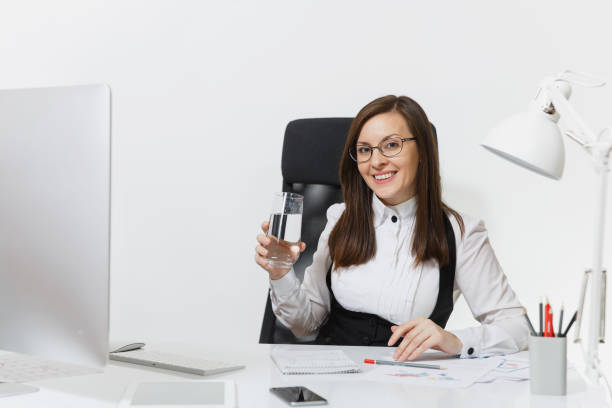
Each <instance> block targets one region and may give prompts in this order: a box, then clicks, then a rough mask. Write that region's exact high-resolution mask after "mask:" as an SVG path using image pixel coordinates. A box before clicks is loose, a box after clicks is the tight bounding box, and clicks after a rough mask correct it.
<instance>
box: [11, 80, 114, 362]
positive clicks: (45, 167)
mask: <svg viewBox="0 0 612 408" xmlns="http://www.w3.org/2000/svg"><path fill="white" fill-rule="evenodd" d="M110 104H111V99H110V89H109V87H108V86H106V85H86V86H72V87H54V88H38V89H13V90H0V327H2V329H1V330H0V349H1V350H8V351H15V352H21V353H26V354H30V355H34V356H39V357H43V358H48V359H51V360H59V361H65V362H70V363H75V364H79V365H86V366H92V367H100V366H103V365H104V364H105V363H106V360H107V352H108V324H109V320H108V319H109V265H110V259H109V251H110V133H111V130H110V112H111V110H110V109H111V108H110Z"/></svg>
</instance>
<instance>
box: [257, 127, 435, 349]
mask: <svg viewBox="0 0 612 408" xmlns="http://www.w3.org/2000/svg"><path fill="white" fill-rule="evenodd" d="M352 121H353V118H318V119H298V120H294V121H291V122H289V124H287V128H286V129H285V138H284V141H283V153H282V159H281V170H282V174H283V191H287V192H292V193H298V194H301V195H303V196H304V209H303V214H302V238H301V239H302V241H304V242H305V243H306V250H305V251H304V252H303V253H302V254H301V255H300V258H299V259H298V260H297V262H296V263H295V264H294V265H293V269H294V270H295V273H296V275H297V277H298V279H299V280H300V281H302V280H303V279H304V270H305V269H306V268H307V267H308V266H309V265H310V264H311V263H312V256H313V254H314V252H315V251H316V249H317V243H318V242H319V236H320V235H321V232H322V231H323V229H324V228H325V224H326V223H327V217H326V212H327V209H328V208H329V206H331V205H332V204H335V203H341V202H343V198H342V189H341V188H340V180H339V178H338V169H339V166H340V158H341V157H342V151H343V150H344V143H345V141H346V136H347V134H348V130H349V127H350V126H351V122H352ZM432 128H433V132H434V137H436V129H435V127H434V126H433V124H432ZM436 140H437V137H436ZM315 338H316V335H314V336H309V337H305V338H297V337H295V336H294V335H293V333H291V331H290V330H289V329H288V328H287V327H285V326H284V325H283V324H282V323H281V322H280V321H279V320H278V319H277V318H276V316H275V315H274V312H273V310H272V302H271V301H270V294H269V293H268V298H267V301H266V309H265V312H264V317H263V322H262V325H261V332H260V335H259V342H260V343H268V344H270V343H274V344H294V343H299V344H308V343H311V342H313V341H314V340H315Z"/></svg>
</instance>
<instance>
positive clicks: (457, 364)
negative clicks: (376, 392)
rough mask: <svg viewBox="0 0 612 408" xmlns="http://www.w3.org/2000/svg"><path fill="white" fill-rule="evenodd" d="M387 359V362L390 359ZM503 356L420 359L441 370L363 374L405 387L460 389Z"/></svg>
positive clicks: (381, 369) (378, 369) (380, 369)
mask: <svg viewBox="0 0 612 408" xmlns="http://www.w3.org/2000/svg"><path fill="white" fill-rule="evenodd" d="M390 359H391V357H389V358H388V359H387V360H390ZM503 360H504V359H503V358H502V357H489V358H474V359H471V358H470V359H459V358H454V359H441V360H419V361H418V363H424V364H434V365H440V366H442V367H444V368H445V369H444V370H437V369H425V368H416V367H402V366H387V365H376V366H375V368H374V369H373V370H371V371H368V372H366V373H365V374H364V375H363V378H364V379H367V380H371V381H387V382H399V383H404V384H414V385H428V386H433V387H441V388H463V387H468V386H470V385H472V384H474V383H475V382H476V381H477V380H478V379H479V378H482V377H483V376H484V375H485V374H487V373H489V372H490V371H491V370H493V369H495V368H496V367H498V366H499V364H500V363H502V362H503Z"/></svg>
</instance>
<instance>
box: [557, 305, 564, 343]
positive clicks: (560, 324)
mask: <svg viewBox="0 0 612 408" xmlns="http://www.w3.org/2000/svg"><path fill="white" fill-rule="evenodd" d="M562 330H563V303H561V314H560V315H559V332H558V333H557V337H561V334H563V333H562V332H561V331H562Z"/></svg>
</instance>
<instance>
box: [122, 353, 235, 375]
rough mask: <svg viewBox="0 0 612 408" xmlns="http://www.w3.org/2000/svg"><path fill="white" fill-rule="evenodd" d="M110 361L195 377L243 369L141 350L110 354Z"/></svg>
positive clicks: (218, 362) (233, 365)
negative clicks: (195, 375) (179, 372)
mask: <svg viewBox="0 0 612 408" xmlns="http://www.w3.org/2000/svg"><path fill="white" fill-rule="evenodd" d="M110 359H111V360H115V361H122V362H125V363H132V364H139V365H145V366H149V367H157V368H163V369H166V370H173V371H181V372H184V373H189V374H197V375H211V374H219V373H224V372H227V371H233V370H239V369H241V368H244V366H243V365H236V364H229V363H224V362H221V361H213V360H204V359H200V358H193V357H187V356H181V355H177V354H170V353H163V352H158V351H149V350H142V349H140V350H134V351H124V352H120V353H110Z"/></svg>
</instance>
